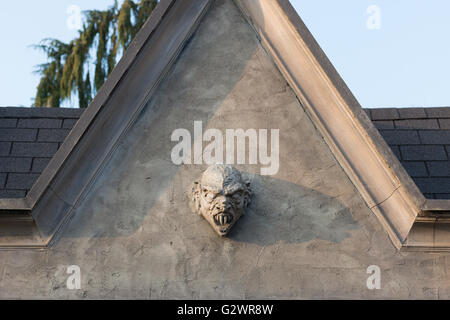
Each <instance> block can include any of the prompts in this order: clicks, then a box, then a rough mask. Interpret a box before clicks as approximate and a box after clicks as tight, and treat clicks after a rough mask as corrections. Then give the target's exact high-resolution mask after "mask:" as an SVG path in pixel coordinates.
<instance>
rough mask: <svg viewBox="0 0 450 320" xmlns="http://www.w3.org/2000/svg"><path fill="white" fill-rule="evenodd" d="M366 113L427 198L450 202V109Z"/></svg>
mask: <svg viewBox="0 0 450 320" xmlns="http://www.w3.org/2000/svg"><path fill="white" fill-rule="evenodd" d="M366 111H367V114H368V115H369V117H371V119H372V121H373V123H374V125H375V127H377V128H378V130H379V131H380V133H381V135H382V136H383V138H384V139H385V140H386V142H387V144H388V145H389V146H390V147H391V149H392V151H393V152H394V154H395V155H396V156H397V157H398V159H399V160H400V162H401V163H402V164H403V167H404V168H405V170H406V171H407V172H408V174H409V175H410V176H411V177H412V179H413V180H414V181H415V183H416V184H417V186H418V187H419V189H420V190H421V191H422V192H423V193H424V195H425V197H427V198H429V199H450V157H449V155H450V107H440V108H398V109H397V108H382V109H370V111H369V110H368V109H367V110H366Z"/></svg>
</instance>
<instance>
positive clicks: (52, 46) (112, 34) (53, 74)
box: [34, 0, 158, 108]
mask: <svg viewBox="0 0 450 320" xmlns="http://www.w3.org/2000/svg"><path fill="white" fill-rule="evenodd" d="M157 3H158V1H157V0H140V1H139V3H135V2H134V1H133V0H124V2H123V4H122V6H121V7H120V9H119V8H118V4H117V0H116V1H115V3H114V5H113V6H112V7H110V8H109V9H107V10H104V11H103V10H90V11H86V12H85V13H84V18H85V19H84V23H83V28H82V30H81V31H79V35H78V37H77V38H76V39H73V40H72V41H71V42H70V43H68V44H66V43H63V42H61V41H59V40H56V39H44V40H43V41H42V42H41V43H40V44H39V45H36V46H35V47H36V48H37V49H40V50H43V51H44V53H45V54H46V55H47V59H48V62H47V63H45V64H41V65H39V66H38V67H37V70H36V72H37V73H39V74H40V75H41V80H40V82H39V85H38V87H37V92H36V98H35V101H34V105H35V106H36V107H48V108H57V107H59V106H60V104H61V103H62V102H63V101H65V100H68V99H71V97H72V95H73V94H77V95H78V101H79V107H80V108H86V107H87V106H88V105H89V103H90V102H91V100H92V98H93V96H94V95H95V94H96V93H97V91H98V90H100V88H101V87H102V85H103V84H104V83H105V81H106V79H107V77H108V75H109V74H110V73H111V72H112V70H113V69H114V67H115V65H116V60H117V56H118V54H119V53H120V52H123V51H124V50H125V49H126V48H127V47H128V46H129V45H130V43H131V41H132V40H133V38H134V37H135V36H136V34H137V32H138V31H139V30H140V29H141V28H142V26H143V25H144V23H145V21H146V20H147V18H148V17H149V16H150V14H151V12H152V11H153V9H154V8H155V7H156V4H157ZM92 53H95V55H94V54H92ZM91 54H92V55H94V56H95V61H92V59H91ZM91 66H93V69H94V70H95V73H94V77H93V79H91V76H90V68H91Z"/></svg>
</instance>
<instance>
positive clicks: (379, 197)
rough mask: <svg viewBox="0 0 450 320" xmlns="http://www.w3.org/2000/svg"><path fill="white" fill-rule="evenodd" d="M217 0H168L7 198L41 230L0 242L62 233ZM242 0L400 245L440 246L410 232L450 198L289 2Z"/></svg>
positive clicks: (7, 207)
mask: <svg viewBox="0 0 450 320" xmlns="http://www.w3.org/2000/svg"><path fill="white" fill-rule="evenodd" d="M211 3H212V1H211V0H198V1H181V0H163V1H161V2H160V4H159V5H158V6H157V8H156V10H155V11H154V13H153V14H152V16H151V17H150V19H149V20H148V21H147V23H146V24H145V26H144V27H143V29H142V30H141V31H140V32H139V34H138V35H137V37H136V39H135V40H134V41H133V43H132V45H131V46H130V48H129V49H128V50H127V51H126V53H125V55H124V57H123V59H122V60H121V61H120V63H119V64H118V66H117V67H116V68H115V69H114V71H113V73H112V74H111V76H110V77H109V79H108V81H107V82H106V83H105V85H104V86H103V87H102V89H101V90H100V91H99V93H98V94H97V96H96V97H95V99H94V101H93V102H92V103H91V105H90V106H89V108H88V109H87V111H86V112H85V113H84V114H83V116H82V117H81V119H80V121H79V122H78V123H77V125H76V126H75V128H74V129H73V131H72V132H71V134H70V135H69V137H68V138H67V139H66V141H65V142H64V144H63V145H62V146H61V148H60V150H59V151H58V152H57V154H56V155H55V157H54V158H53V159H52V161H51V163H50V165H49V166H48V167H47V169H46V170H45V171H44V172H43V174H42V175H41V177H40V178H39V180H38V181H37V182H36V184H35V185H34V186H33V188H32V189H31V191H30V192H29V194H28V195H27V197H26V198H25V199H19V200H16V199H14V200H13V199H3V200H1V202H0V206H1V210H2V211H4V212H17V211H21V212H28V213H29V214H30V217H31V218H32V221H33V230H34V231H33V232H31V231H30V234H32V236H30V237H28V238H27V237H26V236H25V237H17V238H14V236H13V237H3V239H2V241H1V243H0V245H1V246H4V247H37V248H41V247H46V246H48V245H50V244H51V242H52V241H54V240H55V235H56V234H57V232H58V231H59V230H60V229H61V228H62V227H63V226H64V224H65V223H66V222H67V221H68V219H69V218H70V217H71V214H72V213H73V210H74V208H76V207H77V205H78V204H79V203H80V202H81V200H82V199H83V197H84V196H85V195H86V193H87V192H88V190H89V188H90V186H91V185H92V183H93V181H95V178H96V177H97V175H98V174H99V173H100V172H101V170H102V168H103V167H104V165H105V164H106V163H107V161H108V159H109V158H110V156H111V154H112V153H113V151H114V150H115V149H116V148H117V146H118V144H119V143H120V139H121V138H122V137H123V136H124V135H125V133H126V132H127V131H128V129H129V128H130V127H131V125H132V124H133V123H134V121H135V119H136V117H137V116H138V115H139V112H140V111H141V110H142V108H143V107H144V106H145V105H146V104H147V103H148V101H149V100H151V99H152V97H153V95H154V93H155V90H156V88H157V87H158V84H159V83H160V82H161V81H162V80H163V79H164V77H165V75H166V74H167V72H168V70H169V69H170V67H171V66H172V64H173V63H174V61H175V60H176V58H177V57H178V55H179V54H180V52H181V51H182V49H183V48H184V46H185V44H186V43H187V41H188V40H189V38H190V36H191V35H192V34H193V33H194V32H195V30H196V28H197V26H198V24H199V22H200V21H201V18H202V17H203V15H204V14H205V13H206V12H207V10H208V8H209V6H210V4H211ZM236 3H237V5H238V6H239V7H240V8H241V10H242V12H243V13H244V14H245V16H246V17H247V19H248V21H249V22H250V23H251V25H252V26H253V27H254V29H255V31H256V32H257V34H258V37H259V38H260V40H261V44H262V45H263V47H264V48H265V49H266V50H267V52H268V53H269V54H270V55H271V57H272V59H273V60H274V61H275V63H276V65H277V66H278V68H279V70H280V71H281V72H282V74H283V75H284V77H285V79H286V80H287V81H288V83H289V84H290V86H291V88H292V89H293V90H294V92H295V94H296V95H297V97H298V99H299V100H300V102H301V103H302V105H303V106H304V107H305V109H306V110H307V111H308V113H309V116H310V118H311V119H312V121H313V122H314V124H315V126H316V127H317V128H318V130H319V131H320V132H321V134H322V135H323V138H324V139H325V141H326V142H327V144H328V146H329V147H330V149H331V151H332V152H333V154H334V156H335V157H336V159H337V160H338V162H339V164H340V165H341V166H342V167H343V168H344V170H345V172H346V173H347V175H348V176H349V178H350V179H351V181H352V182H353V184H354V185H355V186H356V188H357V190H358V191H359V192H360V194H361V195H362V197H363V198H364V200H365V201H366V203H367V205H368V207H369V208H370V209H371V210H372V211H373V212H374V213H375V215H376V216H377V217H378V219H379V220H380V222H381V223H382V225H383V227H384V228H385V230H386V231H387V232H388V234H389V236H390V238H391V240H392V241H393V243H394V244H395V245H396V247H397V248H400V247H402V246H417V247H427V248H435V243H434V242H433V241H434V240H433V241H432V242H427V241H421V242H420V243H419V242H412V241H411V240H410V239H408V236H409V235H410V232H411V229H412V228H413V225H414V224H415V223H419V222H421V221H423V218H422V217H419V218H418V216H419V215H420V216H423V215H424V213H427V214H428V216H427V219H428V220H427V223H428V222H429V221H431V222H432V223H431V228H435V227H436V226H435V222H436V221H437V219H436V216H435V215H436V214H439V212H442V211H449V209H450V205H449V203H450V201H445V200H439V201H434V200H426V199H425V198H424V197H423V195H422V193H421V192H420V191H419V190H418V188H417V187H416V185H415V184H414V182H413V181H412V180H411V178H410V177H409V176H408V174H407V173H406V171H405V170H404V169H403V167H402V166H401V164H400V163H399V161H398V160H397V159H396V157H395V156H394V155H393V153H392V151H391V150H390V149H389V147H388V146H387V145H386V143H385V142H384V140H383V139H382V137H381V136H380V134H379V133H378V131H377V129H376V128H375V127H374V126H373V124H372V123H371V121H370V119H369V118H368V117H367V115H366V114H365V112H364V111H363V110H362V108H361V106H360V105H359V104H358V102H357V101H356V99H355V98H354V97H353V95H352V94H351V92H350V91H349V90H348V88H347V86H346V85H345V83H344V82H343V81H342V79H341V78H340V77H339V75H338V73H337V72H336V70H335V69H334V68H333V66H332V65H331V63H330V62H329V60H328V59H327V58H326V56H325V54H324V53H323V52H322V50H321V49H320V47H319V46H318V44H317V43H316V42H315V40H314V39H313V37H312V35H311V34H310V33H309V31H308V30H307V28H306V26H305V25H304V24H303V23H302V21H301V20H300V18H299V17H298V15H297V13H296V12H295V10H294V9H293V8H292V6H291V5H290V3H289V1H287V0H271V1H268V0H251V1H249V0H237V1H236ZM420 219H422V220H420ZM433 219H434V220H433ZM30 224H31V222H30V220H28V221H27V226H29V225H30ZM428 226H430V224H427V225H426V226H425V227H423V225H421V227H422V228H421V230H424V229H427V227H428ZM36 228H37V229H38V230H39V233H40V235H41V237H39V239H38V240H36V239H37V235H36ZM427 230H428V229H427ZM25 233H26V232H25ZM422 234H428V231H421V235H422ZM440 247H442V248H446V244H445V241H444V242H442V241H441V243H440Z"/></svg>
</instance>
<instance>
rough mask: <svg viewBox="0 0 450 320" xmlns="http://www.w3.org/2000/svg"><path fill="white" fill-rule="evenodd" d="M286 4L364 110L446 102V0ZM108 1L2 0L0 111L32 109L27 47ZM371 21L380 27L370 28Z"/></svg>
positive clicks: (449, 98)
mask: <svg viewBox="0 0 450 320" xmlns="http://www.w3.org/2000/svg"><path fill="white" fill-rule="evenodd" d="M291 2H292V4H293V5H294V7H295V8H296V9H297V11H298V12H299V14H300V16H301V18H302V19H303V20H304V21H305V23H306V25H307V26H308V27H309V29H310V31H311V32H312V33H313V35H314V36H315V38H316V39H317V41H318V42H319V44H320V45H321V47H322V48H323V49H324V51H325V53H326V54H327V55H328V57H329V58H330V60H331V62H332V63H333V64H334V66H335V67H336V69H337V70H338V72H339V73H340V74H341V76H342V77H343V78H344V80H345V81H346V83H347V85H348V86H349V87H350V89H351V90H352V92H353V93H354V95H355V96H356V98H357V99H358V100H359V102H360V103H361V105H362V106H363V107H387V106H396V107H402V106H417V107H418V106H426V107H431V106H449V105H450V19H449V12H450V1H448V0H430V1H425V0H395V1H393V0H378V1H366V0H339V1H337V0H314V1H311V0H291ZM112 3H113V0H58V1H55V0H39V1H31V0H28V1H27V0H26V1H3V3H2V10H1V12H0V30H2V31H1V36H2V43H3V44H7V45H6V46H3V47H2V50H0V72H1V75H2V76H1V77H0V106H30V105H31V104H32V98H33V96H34V94H35V89H36V86H37V84H38V81H39V76H38V75H34V74H32V71H33V70H34V66H35V65H37V64H40V63H43V62H45V56H44V55H43V54H42V53H40V52H39V51H37V50H34V49H33V48H31V47H30V45H32V44H36V43H39V41H40V40H41V39H43V38H46V37H52V38H58V39H60V40H63V41H69V40H71V39H72V38H73V37H75V36H76V34H77V32H76V30H74V29H71V28H69V26H68V19H70V18H71V17H72V18H73V17H74V13H73V12H72V14H70V13H68V8H69V7H70V6H73V5H76V6H78V7H79V8H80V9H81V10H87V9H104V8H106V7H108V6H110V5H111V4H112ZM374 6H375V7H374ZM368 8H372V9H371V10H370V11H369V12H368ZM373 8H375V9H376V11H373V10H374V9H373ZM368 20H369V22H370V24H369V26H371V27H372V28H373V27H377V28H376V29H370V28H368V26H367V22H368ZM70 21H73V20H69V22H70ZM378 27H379V28H378ZM70 105H71V104H70V103H69V104H67V105H65V106H70Z"/></svg>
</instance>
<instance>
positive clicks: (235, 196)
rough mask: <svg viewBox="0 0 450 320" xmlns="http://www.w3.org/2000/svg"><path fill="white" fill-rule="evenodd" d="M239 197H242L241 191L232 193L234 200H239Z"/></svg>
mask: <svg viewBox="0 0 450 320" xmlns="http://www.w3.org/2000/svg"><path fill="white" fill-rule="evenodd" d="M241 199H242V192H241V191H238V192H235V193H234V194H233V200H234V201H241Z"/></svg>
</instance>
